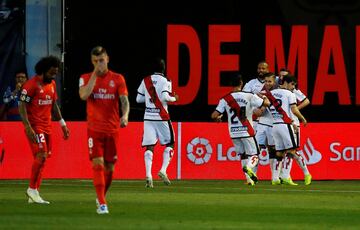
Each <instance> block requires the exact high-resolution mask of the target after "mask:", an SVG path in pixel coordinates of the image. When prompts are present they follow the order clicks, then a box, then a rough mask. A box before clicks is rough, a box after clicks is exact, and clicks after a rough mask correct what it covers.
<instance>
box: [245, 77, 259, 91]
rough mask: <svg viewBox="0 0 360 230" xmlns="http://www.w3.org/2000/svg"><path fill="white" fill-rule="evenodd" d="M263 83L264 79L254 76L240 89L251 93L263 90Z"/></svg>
mask: <svg viewBox="0 0 360 230" xmlns="http://www.w3.org/2000/svg"><path fill="white" fill-rule="evenodd" d="M264 84H265V80H260V79H259V78H254V79H252V80H250V81H248V82H247V83H246V84H245V85H244V88H243V89H242V91H245V92H251V93H259V92H260V91H261V90H263V88H264Z"/></svg>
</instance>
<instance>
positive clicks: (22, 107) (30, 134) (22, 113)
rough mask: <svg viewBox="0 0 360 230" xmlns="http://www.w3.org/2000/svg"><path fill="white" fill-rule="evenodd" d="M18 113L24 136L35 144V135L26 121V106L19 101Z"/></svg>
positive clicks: (27, 120)
mask: <svg viewBox="0 0 360 230" xmlns="http://www.w3.org/2000/svg"><path fill="white" fill-rule="evenodd" d="M19 113H20V116H21V120H22V123H23V124H24V127H25V132H26V136H27V137H28V138H29V139H30V140H31V141H32V142H34V143H36V133H35V131H34V130H33V128H32V127H31V124H30V122H29V119H28V115H27V111H26V104H25V102H22V101H19Z"/></svg>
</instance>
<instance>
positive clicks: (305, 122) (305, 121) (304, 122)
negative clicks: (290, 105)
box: [302, 117, 307, 126]
mask: <svg viewBox="0 0 360 230" xmlns="http://www.w3.org/2000/svg"><path fill="white" fill-rule="evenodd" d="M302 122H303V124H304V126H306V125H307V120H306V119H305V117H304V119H303V121H302Z"/></svg>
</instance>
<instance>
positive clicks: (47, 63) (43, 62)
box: [35, 56, 60, 83]
mask: <svg viewBox="0 0 360 230" xmlns="http://www.w3.org/2000/svg"><path fill="white" fill-rule="evenodd" d="M59 68H60V60H59V58H57V57H55V56H47V57H43V58H41V59H40V61H38V63H36V65H35V72H36V74H37V75H41V76H42V77H43V82H44V83H50V82H51V81H52V80H53V79H55V76H56V75H57V74H58V73H59Z"/></svg>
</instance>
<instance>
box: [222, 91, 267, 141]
mask: <svg viewBox="0 0 360 230" xmlns="http://www.w3.org/2000/svg"><path fill="white" fill-rule="evenodd" d="M263 102H264V100H263V99H262V98H260V97H259V96H257V95H256V94H253V93H249V92H243V91H241V92H240V91H239V92H232V93H230V94H228V95H226V96H224V97H223V98H221V99H220V101H219V104H218V105H217V107H216V110H217V111H218V112H219V113H224V112H225V111H226V112H227V117H228V128H229V133H230V137H231V138H239V137H251V136H254V135H255V131H254V129H253V124H252V122H253V121H252V114H253V110H254V109H255V108H258V107H261V106H262V104H263Z"/></svg>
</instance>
